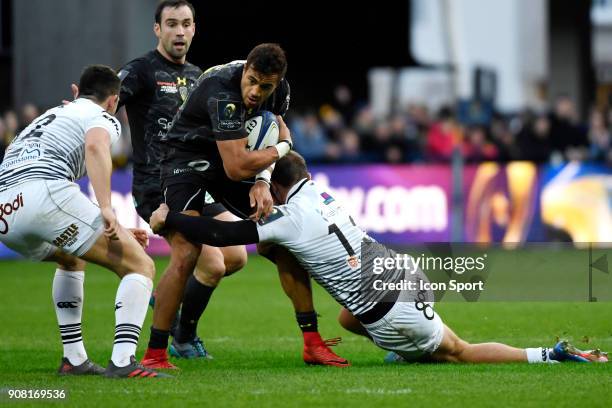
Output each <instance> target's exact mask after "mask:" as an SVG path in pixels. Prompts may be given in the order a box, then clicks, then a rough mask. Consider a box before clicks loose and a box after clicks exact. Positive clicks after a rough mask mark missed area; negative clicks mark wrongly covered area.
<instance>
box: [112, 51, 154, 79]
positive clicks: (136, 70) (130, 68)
mask: <svg viewBox="0 0 612 408" xmlns="http://www.w3.org/2000/svg"><path fill="white" fill-rule="evenodd" d="M155 62H156V58H155V51H149V52H147V53H146V54H144V55H141V56H140V57H137V58H134V59H133V60H131V61H129V62H127V63H126V64H125V65H124V66H122V67H121V68H120V69H119V72H118V73H117V75H118V76H119V78H121V80H123V79H124V78H125V77H126V76H128V75H129V74H132V75H139V74H141V73H143V72H147V71H149V70H151V69H152V67H153V66H154V64H155Z"/></svg>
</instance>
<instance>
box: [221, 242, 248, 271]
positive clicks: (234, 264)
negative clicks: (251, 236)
mask: <svg viewBox="0 0 612 408" xmlns="http://www.w3.org/2000/svg"><path fill="white" fill-rule="evenodd" d="M224 262H225V276H228V275H231V274H233V273H234V272H238V271H239V270H241V269H242V268H244V266H245V265H246V263H247V252H246V248H245V247H241V249H239V250H236V251H231V252H229V253H227V254H225V258H224Z"/></svg>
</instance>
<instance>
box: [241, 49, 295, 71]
mask: <svg viewBox="0 0 612 408" xmlns="http://www.w3.org/2000/svg"><path fill="white" fill-rule="evenodd" d="M246 66H247V68H248V67H252V68H253V69H254V70H255V71H257V72H259V73H260V74H264V75H271V74H279V75H280V77H281V78H283V77H284V76H285V73H286V72H287V56H286V55H285V51H283V49H282V48H281V47H280V45H278V44H273V43H263V44H259V45H258V46H256V47H255V48H253V49H252V50H251V52H249V55H248V57H247V60H246Z"/></svg>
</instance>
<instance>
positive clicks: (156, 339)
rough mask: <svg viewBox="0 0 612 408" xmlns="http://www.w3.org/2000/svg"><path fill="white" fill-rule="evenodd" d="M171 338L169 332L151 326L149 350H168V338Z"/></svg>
mask: <svg viewBox="0 0 612 408" xmlns="http://www.w3.org/2000/svg"><path fill="white" fill-rule="evenodd" d="M169 337H170V331H169V330H160V329H156V328H154V327H153V326H151V337H149V348H150V349H162V350H164V351H165V350H166V349H167V348H168V338H169Z"/></svg>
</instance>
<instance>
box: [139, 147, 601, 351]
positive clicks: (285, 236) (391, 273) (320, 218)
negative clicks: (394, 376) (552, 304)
mask: <svg viewBox="0 0 612 408" xmlns="http://www.w3.org/2000/svg"><path fill="white" fill-rule="evenodd" d="M272 191H273V192H274V195H275V201H276V202H277V203H278V204H281V205H279V206H278V207H275V212H273V213H272V215H271V216H270V217H268V219H266V220H265V221H264V222H259V223H255V222H252V221H250V220H246V221H239V222H232V223H227V222H222V221H217V220H214V219H212V218H210V217H189V216H185V215H182V214H179V213H169V212H168V207H166V206H164V205H162V206H160V208H159V209H158V210H157V211H155V212H154V213H153V216H152V217H151V227H152V228H153V230H154V231H159V230H160V229H161V228H170V229H173V230H176V231H180V232H181V233H182V234H184V235H185V237H187V239H189V240H191V241H193V242H202V243H205V244H208V245H214V246H224V245H237V244H248V243H255V242H271V243H275V244H279V245H282V246H284V247H286V248H287V249H288V250H289V251H290V252H291V253H293V254H294V255H295V257H296V258H297V259H298V261H299V262H300V263H301V264H302V265H303V266H304V267H305V269H306V270H307V271H308V272H309V273H310V274H311V276H312V277H313V278H314V279H315V280H316V281H317V282H318V283H319V284H320V285H321V286H323V288H324V289H325V290H326V291H327V292H328V293H329V294H330V295H331V296H332V297H334V299H336V300H337V301H338V303H340V304H341V305H342V306H344V308H345V309H344V310H343V312H342V314H341V323H342V324H343V326H344V327H346V328H350V329H352V331H354V332H356V333H358V334H363V335H365V336H368V337H369V338H371V339H372V340H373V341H374V343H376V344H377V345H378V346H379V347H381V348H383V349H385V350H389V351H393V352H395V353H397V355H400V356H402V357H403V358H404V359H406V360H412V361H414V360H420V361H423V360H426V361H427V360H429V361H444V362H472V363H501V362H530V363H549V362H557V361H564V360H574V361H607V355H606V354H605V353H601V352H598V351H591V352H582V351H580V350H576V349H575V348H573V347H571V346H570V345H569V344H567V343H565V342H560V343H559V344H558V345H557V346H555V347H554V348H551V349H549V348H528V349H520V348H514V347H510V346H507V345H504V344H499V343H484V344H469V343H467V342H465V341H464V340H461V339H460V338H459V337H457V335H455V333H453V331H452V330H451V329H450V328H448V327H447V326H446V325H445V324H444V323H443V322H442V320H441V319H440V317H439V316H438V314H437V313H436V312H435V311H434V310H433V308H432V307H431V305H430V304H428V303H425V302H423V300H422V299H420V298H418V297H417V298H413V299H412V300H410V296H411V294H410V293H407V292H396V291H394V292H389V291H377V293H366V292H368V291H364V290H362V287H363V286H362V285H363V276H362V271H361V265H368V264H370V265H371V264H372V262H371V261H372V260H373V259H375V258H386V257H389V258H395V255H396V254H395V253H394V252H393V251H391V250H389V249H387V248H386V247H385V246H383V245H381V244H378V243H377V242H375V241H374V240H373V239H372V238H370V237H369V236H368V235H367V234H366V233H365V232H364V231H363V230H361V229H360V228H359V227H358V226H356V225H355V223H354V222H353V220H352V218H351V217H350V215H349V214H348V213H347V212H346V210H345V209H344V208H343V207H342V206H341V205H340V203H338V201H336V200H335V199H334V198H333V197H332V196H331V195H330V194H329V193H328V192H326V191H325V190H322V189H321V188H319V186H318V185H317V184H316V183H315V182H314V181H312V180H310V175H309V173H308V170H307V168H306V162H305V161H304V159H303V158H302V157H301V156H300V155H298V154H297V153H293V152H292V153H290V154H288V155H287V156H285V157H284V158H282V159H280V160H279V161H278V162H277V163H276V169H275V170H274V173H273V174H272ZM364 244H365V245H364ZM362 248H365V249H364V251H363V253H362ZM401 273H404V271H401V270H399V271H398V270H396V269H387V270H385V271H384V272H382V273H381V274H378V275H377V276H376V279H381V280H383V281H388V282H396V281H397V280H398V279H400V278H401V277H402V276H401V275H400V274H401Z"/></svg>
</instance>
